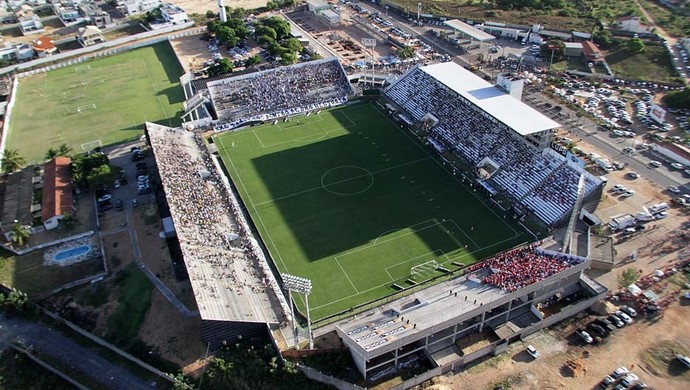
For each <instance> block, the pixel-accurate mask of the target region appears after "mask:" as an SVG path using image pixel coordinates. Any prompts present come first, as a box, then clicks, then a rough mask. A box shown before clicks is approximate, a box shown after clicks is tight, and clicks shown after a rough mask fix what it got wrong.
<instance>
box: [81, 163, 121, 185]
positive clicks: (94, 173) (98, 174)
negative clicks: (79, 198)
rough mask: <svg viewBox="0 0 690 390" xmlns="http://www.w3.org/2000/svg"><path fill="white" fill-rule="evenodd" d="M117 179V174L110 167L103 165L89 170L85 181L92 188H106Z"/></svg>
mask: <svg viewBox="0 0 690 390" xmlns="http://www.w3.org/2000/svg"><path fill="white" fill-rule="evenodd" d="M116 178H117V173H115V171H114V170H113V169H112V168H111V167H110V165H107V164H104V165H100V166H98V167H95V168H93V169H91V171H90V172H89V175H88V176H87V177H86V181H87V182H88V183H89V185H91V186H92V187H94V188H100V187H103V186H107V185H108V184H110V183H112V182H113V180H115V179H116Z"/></svg>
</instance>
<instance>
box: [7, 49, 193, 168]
mask: <svg viewBox="0 0 690 390" xmlns="http://www.w3.org/2000/svg"><path fill="white" fill-rule="evenodd" d="M181 75H182V68H181V67H180V65H179V64H178V62H177V59H176V58H175V53H174V52H173V51H172V48H171V47H170V44H169V43H168V42H161V43H158V44H155V45H152V46H147V47H144V48H141V49H137V50H132V51H127V52H124V53H123V54H118V55H114V56H110V57H103V58H101V59H97V60H92V61H86V62H83V63H81V64H78V65H73V66H69V67H65V68H61V69H58V70H53V71H50V72H47V73H43V74H40V75H35V76H31V77H28V78H24V79H21V80H20V82H19V87H18V90H17V96H16V99H17V101H16V104H15V106H14V108H13V112H12V119H11V122H10V132H9V135H8V140H7V147H8V148H10V149H17V150H18V151H19V154H20V155H22V156H24V158H25V159H26V161H27V162H28V163H32V162H38V161H42V160H43V156H44V155H45V152H46V151H47V150H48V149H49V148H51V147H57V146H59V145H61V144H63V143H66V144H68V145H70V146H72V148H74V150H75V151H80V150H82V145H83V144H86V145H83V146H84V148H88V149H93V148H94V147H95V146H98V145H97V144H98V143H97V142H94V141H98V140H100V141H101V143H102V144H103V145H109V144H113V143H117V142H121V141H124V140H128V139H133V138H136V137H138V136H140V135H141V134H143V130H144V122H145V121H152V122H158V123H161V124H165V125H179V123H180V121H179V119H176V118H178V117H179V115H178V114H179V111H180V110H181V109H182V102H183V101H184V92H183V91H182V88H181V87H180V85H179V84H180V83H179V78H180V76H181Z"/></svg>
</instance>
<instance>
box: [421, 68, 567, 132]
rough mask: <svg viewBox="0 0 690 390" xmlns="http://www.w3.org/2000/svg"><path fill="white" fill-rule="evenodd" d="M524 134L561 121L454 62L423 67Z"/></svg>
mask: <svg viewBox="0 0 690 390" xmlns="http://www.w3.org/2000/svg"><path fill="white" fill-rule="evenodd" d="M419 69H420V70H422V71H424V72H426V73H427V74H429V75H430V76H432V77H433V78H435V79H436V80H438V81H440V82H441V83H443V84H444V85H446V86H447V87H448V88H450V89H452V90H453V91H455V92H457V93H458V94H459V95H460V96H462V97H463V98H465V99H467V100H468V101H470V102H471V103H473V104H475V105H476V106H477V107H479V108H481V109H482V110H484V111H485V112H486V113H488V114H489V115H491V116H492V117H494V118H496V120H498V121H500V122H502V123H503V124H505V125H506V126H508V127H510V128H511V129H513V130H514V131H515V132H517V133H518V134H520V135H528V134H532V133H537V132H540V131H544V130H550V129H554V128H556V127H559V126H560V124H559V123H557V122H555V121H553V120H551V119H550V118H548V117H546V116H545V115H544V114H542V113H540V112H539V111H537V110H535V109H534V108H532V107H530V106H528V105H527V104H525V103H523V102H521V101H520V100H518V99H515V98H514V97H512V96H510V95H508V94H507V93H505V92H503V91H502V90H500V89H498V88H496V87H495V86H494V85H493V84H490V83H488V82H486V81H485V80H484V79H482V78H481V77H479V76H477V75H475V74H474V73H472V72H470V71H469V70H467V69H465V68H463V67H462V66H460V65H458V64H456V63H454V62H444V63H440V64H434V65H429V66H424V67H421V68H419Z"/></svg>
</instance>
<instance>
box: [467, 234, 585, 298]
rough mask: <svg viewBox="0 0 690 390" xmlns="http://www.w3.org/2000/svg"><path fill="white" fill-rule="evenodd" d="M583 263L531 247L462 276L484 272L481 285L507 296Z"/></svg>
mask: <svg viewBox="0 0 690 390" xmlns="http://www.w3.org/2000/svg"><path fill="white" fill-rule="evenodd" d="M584 261H586V259H584V258H582V257H579V256H574V255H569V254H565V253H558V252H551V251H545V250H543V249H541V248H538V247H536V246H535V244H533V245H529V246H526V247H523V248H519V249H515V250H513V251H510V252H506V253H502V254H499V255H496V256H494V257H492V258H491V259H488V260H485V261H483V262H481V263H477V264H474V265H471V266H469V267H467V268H466V270H465V273H466V274H470V273H475V272H477V271H479V270H482V269H487V270H489V274H488V275H487V276H484V277H483V278H480V280H481V282H482V283H483V284H488V285H490V286H494V287H497V288H500V289H502V290H503V291H505V292H508V293H511V292H514V291H517V290H519V289H521V288H523V287H526V286H529V285H531V284H534V283H538V282H540V281H542V280H544V279H546V278H548V277H550V276H553V275H556V274H557V273H559V272H561V271H564V270H566V269H568V268H570V267H572V266H575V265H578V264H580V263H582V262H584Z"/></svg>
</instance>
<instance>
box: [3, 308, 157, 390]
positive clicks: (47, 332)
mask: <svg viewBox="0 0 690 390" xmlns="http://www.w3.org/2000/svg"><path fill="white" fill-rule="evenodd" d="M17 340H22V345H23V346H24V348H30V349H31V350H33V351H34V352H35V353H37V354H38V355H39V357H50V359H54V360H59V361H61V362H62V363H63V364H65V365H66V366H69V367H71V368H72V369H73V370H74V371H77V372H79V373H81V374H82V375H84V376H86V377H89V378H90V379H91V380H92V381H94V382H97V383H99V384H101V385H102V386H103V387H104V388H108V389H117V390H119V389H122V390H128V389H150V388H151V386H150V385H149V384H147V383H146V382H144V381H143V380H141V379H140V378H138V377H136V376H134V375H133V374H131V373H130V372H129V371H127V370H126V369H124V368H121V367H119V366H117V365H115V364H113V363H111V362H110V361H108V360H106V359H104V358H103V357H101V356H100V355H98V354H96V353H95V352H93V351H91V350H90V349H88V348H85V347H83V346H81V345H79V344H77V343H75V342H74V341H72V340H70V339H68V338H67V337H65V336H63V335H62V334H61V333H59V332H57V331H55V330H53V329H51V328H48V327H46V326H44V325H42V324H38V323H35V322H29V321H25V320H22V319H18V318H13V319H4V318H2V317H0V348H4V347H6V346H7V344H9V343H10V342H12V341H17Z"/></svg>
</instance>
